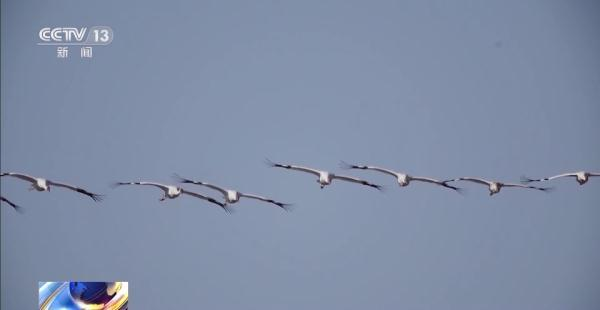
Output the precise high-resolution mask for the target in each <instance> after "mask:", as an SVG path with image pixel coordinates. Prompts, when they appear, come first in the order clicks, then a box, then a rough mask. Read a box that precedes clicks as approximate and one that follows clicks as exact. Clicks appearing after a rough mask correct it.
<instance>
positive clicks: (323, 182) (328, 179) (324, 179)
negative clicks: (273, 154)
mask: <svg viewBox="0 0 600 310" xmlns="http://www.w3.org/2000/svg"><path fill="white" fill-rule="evenodd" d="M267 165H269V166H271V167H278V168H284V169H290V170H296V171H302V172H306V173H310V174H313V175H315V176H317V177H318V179H317V182H318V183H319V184H320V186H321V188H324V187H325V186H327V185H330V184H331V183H332V182H333V180H335V179H338V180H342V181H347V182H352V183H357V184H361V185H366V186H369V187H373V188H376V189H378V190H382V189H383V187H382V186H381V185H377V184H373V183H371V182H368V181H366V180H362V179H359V178H355V177H350V176H345V175H339V174H334V173H331V172H328V171H325V170H318V169H313V168H308V167H303V166H297V165H288V164H278V163H274V162H272V161H270V160H267Z"/></svg>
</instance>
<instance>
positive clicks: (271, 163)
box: [263, 157, 277, 167]
mask: <svg viewBox="0 0 600 310" xmlns="http://www.w3.org/2000/svg"><path fill="white" fill-rule="evenodd" d="M263 162H264V163H265V165H267V166H268V167H275V166H276V165H277V164H275V163H274V162H273V161H272V160H270V159H269V158H267V157H265V159H264V161H263Z"/></svg>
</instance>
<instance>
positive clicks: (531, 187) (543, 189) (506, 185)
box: [502, 183, 552, 192]
mask: <svg viewBox="0 0 600 310" xmlns="http://www.w3.org/2000/svg"><path fill="white" fill-rule="evenodd" d="M502 186H504V187H519V188H528V189H536V190H538V191H543V192H549V191H551V190H552V187H537V186H531V185H523V184H517V183H503V184H502Z"/></svg>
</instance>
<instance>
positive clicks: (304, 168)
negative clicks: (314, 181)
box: [265, 159, 321, 176]
mask: <svg viewBox="0 0 600 310" xmlns="http://www.w3.org/2000/svg"><path fill="white" fill-rule="evenodd" d="M265 162H266V164H267V165H268V166H270V167H278V168H284V169H291V170H297V171H302V172H307V173H310V174H314V175H316V176H319V175H320V174H321V171H320V170H317V169H313V168H308V167H303V166H296V165H288V164H278V163H274V162H272V161H270V160H269V159H266V160H265Z"/></svg>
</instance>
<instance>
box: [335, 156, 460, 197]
mask: <svg viewBox="0 0 600 310" xmlns="http://www.w3.org/2000/svg"><path fill="white" fill-rule="evenodd" d="M340 166H341V167H342V168H343V169H363V170H373V171H378V172H381V173H385V174H388V175H391V176H393V177H395V178H396V181H397V182H398V185H400V186H401V187H404V186H408V184H410V182H411V181H420V182H427V183H432V184H436V185H440V186H443V187H446V188H449V189H453V190H455V191H457V192H460V191H461V188H459V187H455V186H452V185H449V184H448V183H447V181H440V180H436V179H432V178H426V177H417V176H412V175H408V174H406V173H401V172H397V171H393V170H389V169H385V168H380V167H375V166H359V165H352V164H348V163H346V162H344V161H342V162H341V163H340Z"/></svg>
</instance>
